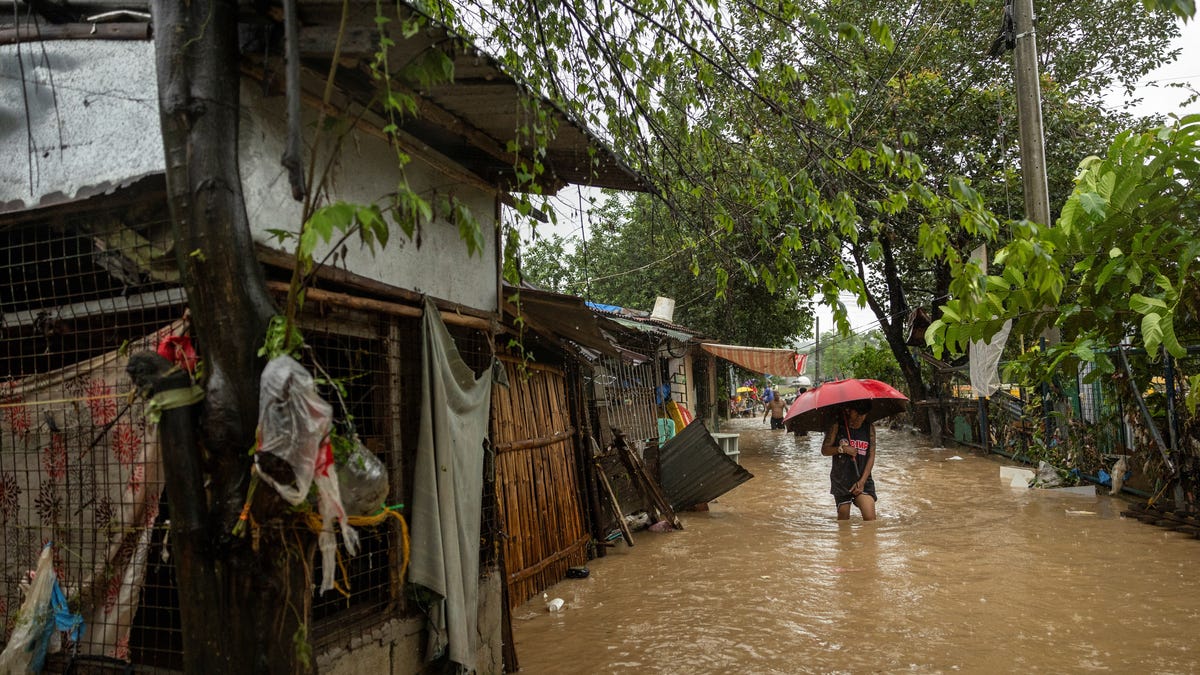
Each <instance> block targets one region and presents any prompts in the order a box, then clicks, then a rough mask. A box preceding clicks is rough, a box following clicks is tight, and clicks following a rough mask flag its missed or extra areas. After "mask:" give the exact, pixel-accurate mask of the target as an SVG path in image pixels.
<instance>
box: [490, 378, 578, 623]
mask: <svg viewBox="0 0 1200 675" xmlns="http://www.w3.org/2000/svg"><path fill="white" fill-rule="evenodd" d="M501 360H503V361H504V362H505V366H506V367H507V368H508V372H509V382H510V386H509V387H508V388H504V387H495V388H493V390H492V392H493V393H492V442H493V444H494V447H495V450H496V498H497V501H498V502H499V509H500V524H501V528H502V530H503V532H504V535H505V536H504V537H502V542H503V554H504V568H505V573H506V576H507V580H508V599H509V605H510V607H514V608H515V607H517V606H519V605H520V604H522V603H524V602H525V601H526V600H528V599H529V598H531V597H533V596H534V595H536V594H538V593H540V592H542V591H543V590H544V589H546V588H548V587H549V586H551V585H553V584H555V583H557V582H558V581H560V580H562V579H563V578H564V577H566V572H567V568H568V567H571V566H573V565H582V564H584V563H585V562H587V543H588V540H589V538H590V535H589V534H588V532H587V528H586V524H585V521H584V517H583V506H582V503H581V500H580V496H579V490H578V485H579V481H578V479H577V478H578V467H577V466H576V459H575V451H574V437H575V429H574V427H573V425H572V424H571V419H570V415H569V413H568V402H567V387H566V379H565V376H564V374H563V371H562V370H561V369H559V368H555V367H552V366H545V365H541V364H526V365H525V371H526V374H527V376H526V375H522V373H521V372H520V371H521V367H520V361H519V360H517V359H513V358H510V357H505V356H502V357H501Z"/></svg>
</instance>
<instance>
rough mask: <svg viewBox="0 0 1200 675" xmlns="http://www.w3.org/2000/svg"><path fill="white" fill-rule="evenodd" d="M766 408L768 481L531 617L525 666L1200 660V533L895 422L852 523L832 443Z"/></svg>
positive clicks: (627, 669)
mask: <svg viewBox="0 0 1200 675" xmlns="http://www.w3.org/2000/svg"><path fill="white" fill-rule="evenodd" d="M757 422H759V420H738V421H735V422H734V423H733V424H734V428H733V429H731V430H732V431H738V432H741V434H742V436H741V441H740V443H741V451H742V455H741V461H742V464H743V465H744V466H746V468H747V469H749V470H750V471H751V472H752V473H753V474H754V476H755V478H754V480H751V481H749V482H747V483H745V484H743V485H741V486H739V487H738V488H736V489H734V490H733V491H732V492H730V493H729V494H727V495H725V496H723V497H721V498H720V499H719V500H718V501H717V502H715V503H713V504H712V506H711V510H710V511H709V512H707V513H699V512H696V513H692V512H688V513H684V514H681V517H682V519H683V521H684V525H685V527H686V528H687V529H685V530H683V531H677V532H667V533H654V532H647V531H643V532H636V533H634V542H635V546H634V547H633V548H628V547H626V546H624V544H619V545H618V547H617V548H615V549H610V553H609V555H608V556H607V557H605V558H602V559H598V560H593V561H591V562H590V563H588V566H589V568H590V569H591V572H592V573H591V576H589V577H588V578H587V579H579V580H575V579H568V580H566V581H563V582H562V583H560V584H558V585H557V586H555V587H553V588H551V589H550V590H549V593H550V597H552V598H553V597H561V598H563V599H564V600H565V601H566V609H565V610H564V611H562V612H558V613H549V612H547V611H546V609H545V607H544V603H543V601H542V599H541V597H540V596H539V597H538V598H536V599H534V600H532V601H530V602H529V603H527V604H526V605H524V606H522V607H520V608H518V609H517V610H516V611H515V613H514V622H513V623H514V626H513V629H514V636H515V640H516V644H517V653H518V656H519V659H520V663H521V672H523V673H727V672H742V673H797V672H817V673H852V672H880V671H887V672H891V671H897V670H905V671H914V672H955V671H958V672H1007V671H1011V670H1013V669H1016V668H1020V669H1022V670H1033V671H1040V672H1065V671H1070V672H1080V671H1111V672H1130V671H1137V672H1162V673H1170V672H1177V673H1187V672H1196V671H1200V653H1198V651H1197V647H1196V645H1197V644H1200V643H1198V642H1197V640H1196V639H1195V638H1194V637H1193V636H1192V632H1193V628H1194V627H1195V626H1196V625H1197V623H1196V622H1197V620H1198V619H1200V572H1198V571H1197V569H1198V568H1197V565H1196V564H1195V561H1196V560H1197V558H1198V557H1200V541H1196V540H1195V539H1191V538H1187V537H1184V536H1182V535H1179V534H1175V533H1171V532H1166V531H1163V530H1160V529H1159V528H1155V527H1150V526H1146V525H1142V524H1139V523H1137V522H1136V521H1133V520H1125V519H1123V518H1121V517H1120V515H1119V512H1120V511H1121V510H1122V509H1123V508H1124V507H1125V502H1122V501H1120V500H1115V499H1112V498H1109V497H1105V496H1099V497H1090V496H1089V497H1081V496H1077V495H1069V496H1068V495H1061V494H1053V493H1048V492H1046V491H1036V490H1019V489H1013V488H1010V487H1008V486H1007V485H1006V484H1004V483H1002V482H1001V481H1000V480H999V468H998V467H999V466H1000V465H1001V462H1000V461H999V460H998V459H995V458H990V457H984V456H980V455H975V454H972V453H971V452H970V450H968V449H961V448H953V449H941V448H931V447H930V446H929V443H928V441H927V440H926V439H925V438H924V437H922V436H917V435H912V434H908V433H906V432H889V431H886V430H882V429H881V430H880V431H879V435H878V438H879V444H880V448H879V456H878V458H877V461H876V464H875V472H874V473H875V482H876V484H877V487H878V492H879V505H878V509H879V520H877V521H875V522H873V523H864V522H862V520H861V519H860V518H859V515H858V511H857V510H854V511H853V515H852V518H851V520H850V521H849V522H848V523H847V522H843V523H840V524H839V523H838V522H837V520H836V511H835V509H834V505H833V497H832V496H831V495H830V494H829V462H830V460H829V458H827V457H822V456H821V453H820V437H819V436H809V437H807V438H806V437H800V438H797V437H793V436H792V435H791V434H787V433H785V432H781V431H776V432H771V431H768V430H766V429H765V428H763V427H762V426H760V425H759V424H757ZM955 456H961V458H962V459H961V460H957V459H951V458H952V457H955Z"/></svg>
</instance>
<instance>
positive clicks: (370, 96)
mask: <svg viewBox="0 0 1200 675" xmlns="http://www.w3.org/2000/svg"><path fill="white" fill-rule="evenodd" d="M349 4H350V21H349V23H348V25H347V30H346V33H345V49H344V50H343V52H342V54H341V56H342V59H343V61H342V62H343V64H349V63H350V61H351V60H353V59H357V61H358V62H357V66H356V67H343V68H342V69H341V70H339V72H338V80H337V86H338V88H339V90H340V95H345V96H347V97H349V98H350V99H353V100H354V101H356V102H358V103H360V104H364V105H365V104H368V103H370V102H372V101H376V100H378V96H377V89H378V84H377V83H376V82H375V81H374V80H373V79H372V77H371V75H370V73H369V68H370V63H371V61H372V59H373V57H374V54H375V51H376V50H377V48H378V41H379V37H378V28H377V25H376V23H375V16H376V9H375V3H374V2H369V1H367V0H352V2H350V3H349ZM130 6H133V7H137V8H139V9H140V8H144V6H145V2H141V1H140V0H131V2H130ZM56 7H57V5H56ZM399 7H400V9H399V11H400V12H402V13H403V12H409V13H413V14H419V12H417V10H416V9H414V8H412V7H411V6H409V5H406V4H404V3H400V5H399ZM299 9H300V14H301V21H302V23H303V27H302V29H301V36H300V41H299V42H300V43H301V49H302V54H301V56H302V58H303V59H304V66H305V68H307V69H309V70H310V72H318V73H324V72H326V71H327V70H328V66H327V63H328V59H329V58H330V56H331V54H330V53H329V52H331V50H332V47H333V44H334V42H335V41H334V37H335V36H336V35H337V29H338V26H339V22H340V20H341V12H342V3H341V2H330V1H329V0H301V1H300V3H299ZM63 11H64V12H66V13H68V14H70V13H71V12H76V13H79V14H80V16H82V15H83V12H84V9H82V8H63ZM27 20H30V21H31V20H32V19H27ZM77 20H79V21H82V19H77ZM429 21H430V27H428V28H427V29H425V30H422V31H419V32H417V33H416V34H414V35H412V36H411V37H409V38H407V39H400V38H397V39H396V45H395V46H394V47H393V49H392V50H391V53H390V54H389V60H390V63H393V64H409V63H412V62H413V61H414V60H416V59H419V58H420V57H421V56H423V55H426V54H428V53H430V52H431V51H433V50H440V51H442V52H443V53H445V54H447V55H448V56H449V57H450V58H451V60H452V61H453V62H454V69H455V70H454V80H453V82H450V83H444V84H437V85H433V86H429V87H425V88H423V89H421V90H420V91H414V92H413V93H414V94H415V95H416V96H417V97H418V99H419V100H420V101H421V106H422V114H421V115H418V116H410V115H404V116H403V118H404V119H403V121H402V122H401V126H402V129H403V131H404V132H405V133H407V134H409V135H411V136H412V137H414V138H416V139H419V140H420V142H422V143H424V144H426V145H427V146H428V147H429V148H430V149H432V150H435V151H436V152H438V153H440V154H442V155H444V156H446V157H449V158H451V159H452V160H454V161H455V162H457V163H459V164H461V165H462V166H463V167H465V168H466V169H468V170H469V171H470V172H471V173H473V174H475V175H477V176H479V177H480V178H482V179H483V180H484V181H486V182H487V183H488V184H490V185H493V186H496V187H498V188H500V189H502V190H516V189H519V188H520V187H521V186H519V185H518V184H517V181H516V179H515V175H516V169H515V166H516V164H517V162H516V159H515V158H516V157H517V156H518V155H519V156H520V157H526V158H528V157H531V156H532V147H531V146H532V144H531V142H530V140H529V139H528V138H525V137H523V136H522V134H520V133H519V130H520V129H521V128H523V127H524V126H526V125H527V124H530V123H532V119H533V117H532V113H531V112H529V110H528V106H529V105H530V102H531V101H536V102H538V103H540V105H542V106H543V107H545V108H546V109H549V110H550V118H551V120H553V122H554V125H553V126H554V131H553V133H552V138H550V139H549V140H548V141H547V146H546V148H545V150H546V154H545V156H544V157H542V158H541V163H542V164H543V165H544V166H545V167H546V175H545V176H544V177H543V178H542V179H541V180H542V182H543V186H544V187H545V188H546V189H547V191H549V192H554V191H556V190H557V189H559V188H561V187H562V186H563V185H564V184H566V183H576V184H581V185H593V186H597V187H608V188H614V189H619V190H636V191H644V190H647V189H649V188H648V184H647V182H646V181H645V180H644V179H643V177H642V176H641V175H640V174H638V173H636V172H635V171H633V170H632V169H630V168H629V167H628V166H627V164H626V163H625V162H624V160H623V159H622V158H620V157H618V156H617V155H616V154H615V153H614V152H613V150H612V149H611V148H610V147H608V145H607V144H606V143H605V142H604V141H603V140H602V139H600V138H599V137H597V136H595V135H594V134H592V133H591V132H590V131H589V130H588V129H587V128H586V127H585V126H584V125H583V124H582V123H580V122H578V121H577V120H576V119H575V118H574V117H573V116H572V115H571V114H570V113H568V112H567V111H565V110H563V109H561V108H558V107H557V106H555V105H554V104H553V103H551V102H550V101H548V100H546V99H544V98H539V97H538V96H535V95H533V94H531V93H530V91H529V87H528V86H527V85H525V84H524V83H522V82H520V81H519V80H517V79H515V78H513V77H512V76H510V75H508V74H507V73H505V72H504V71H503V70H502V69H501V67H500V64H499V62H498V61H497V60H495V59H494V58H492V57H490V56H488V55H486V54H483V53H481V52H480V51H479V50H477V49H476V48H475V47H474V46H472V45H471V44H470V43H468V42H467V41H466V40H464V39H462V38H460V37H457V36H455V35H453V34H451V33H449V32H448V31H447V30H446V29H445V28H444V27H442V26H441V25H440V24H438V23H437V22H436V21H434V20H432V19H430V20H429ZM104 35H105V33H104V32H101V33H99V34H97V38H101V39H75V40H58V41H53V40H47V41H43V42H40V43H39V45H38V47H37V48H36V49H30V48H29V47H25V48H24V49H22V50H21V52H20V53H21V54H22V61H23V63H18V60H17V58H16V55H17V53H18V52H17V50H18V48H19V47H20V45H19V44H14V45H3V46H0V150H4V151H5V152H3V156H5V157H10V158H19V159H18V161H12V162H9V163H7V165H3V166H0V213H4V212H20V211H24V210H27V209H32V208H36V207H39V206H49V205H53V204H61V203H68V202H71V201H76V200H79V199H83V198H86V197H87V196H89V195H92V194H96V193H97V192H100V191H103V190H106V189H111V186H119V185H124V184H127V183H129V182H131V181H134V180H136V179H138V178H142V177H145V176H150V175H154V174H157V173H160V172H162V171H163V167H164V165H165V163H164V160H163V156H162V140H161V138H160V136H159V129H160V124H159V119H158V93H157V80H156V79H155V76H154V66H155V61H154V57H153V50H154V45H153V43H152V42H150V41H149V40H105V39H102V38H103V37H104ZM247 58H249V57H247ZM51 72H52V73H53V86H51V84H50V80H49V77H48V76H49V73H51ZM279 79H282V78H279ZM413 86H414V88H416V85H413ZM27 127H28V128H27ZM510 141H516V142H517V143H518V144H519V146H520V149H519V151H518V153H517V154H514V153H512V152H510V151H509V150H508V144H509V142H510Z"/></svg>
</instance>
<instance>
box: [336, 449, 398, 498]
mask: <svg viewBox="0 0 1200 675" xmlns="http://www.w3.org/2000/svg"><path fill="white" fill-rule="evenodd" d="M337 475H338V488H339V489H340V491H341V495H342V504H343V505H344V506H345V507H346V512H347V513H351V514H353V515H356V516H369V515H371V514H373V513H375V512H376V511H378V510H379V507H380V506H382V505H383V502H384V500H385V499H387V494H388V476H387V470H386V469H385V467H384V466H383V462H381V461H380V460H379V458H378V457H376V456H375V453H373V452H371V451H370V450H368V449H367V447H366V446H365V445H363V444H362V443H361V442H360V441H359V440H358V439H357V438H355V439H354V449H353V450H352V451H350V455H349V456H348V457H347V458H346V460H345V461H344V462H343V463H342V464H340V465H339V466H338V468H337Z"/></svg>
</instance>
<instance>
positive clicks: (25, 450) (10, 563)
mask: <svg viewBox="0 0 1200 675" xmlns="http://www.w3.org/2000/svg"><path fill="white" fill-rule="evenodd" d="M183 327H184V326H183V322H176V323H174V324H171V325H169V326H166V327H164V328H163V329H161V330H159V331H158V332H157V333H154V334H151V335H147V336H146V337H144V338H142V339H141V340H138V341H137V342H135V343H133V344H130V345H128V346H127V349H126V350H124V351H122V352H120V353H118V352H110V353H107V354H104V355H101V356H98V357H95V358H93V359H91V360H88V361H85V362H82V363H77V364H75V365H73V366H70V367H68V368H65V369H63V370H60V371H55V372H51V373H45V374H39V375H35V376H31V377H28V378H25V379H20V380H15V379H10V380H5V381H0V526H2V528H3V538H2V542H0V560H2V561H3V562H2V568H0V569H2V571H3V575H4V578H3V587H2V588H0V621H3V624H0V626H2V628H3V636H4V639H5V641H7V639H8V635H9V633H10V632H11V630H12V625H13V621H14V618H15V617H14V615H15V614H16V612H17V610H18V609H19V608H20V606H21V600H22V597H23V596H22V594H21V592H20V590H19V586H20V584H21V582H22V581H25V580H27V579H28V575H29V572H30V571H31V570H33V568H34V565H35V564H36V562H37V558H38V555H39V553H40V552H41V550H42V547H43V545H44V544H45V543H46V542H53V544H54V568H55V571H56V573H57V574H58V577H59V579H60V582H61V584H62V587H63V591H64V592H65V593H66V596H67V598H68V601H69V602H70V603H71V607H72V609H74V610H76V611H79V612H80V613H81V614H82V615H83V617H84V620H85V622H86V627H85V630H84V633H83V636H82V638H81V640H80V643H79V644H78V645H77V647H78V652H79V653H80V654H99V655H104V656H110V657H115V658H121V659H128V658H129V637H130V630H131V628H132V626H133V621H134V615H135V614H136V612H137V606H138V601H139V598H140V596H141V590H142V584H143V580H144V577H145V572H146V563H147V560H148V556H149V555H150V554H151V551H150V541H151V538H150V535H151V531H152V527H153V525H154V523H155V520H156V519H157V517H158V508H159V498H160V496H161V494H162V466H161V461H160V457H159V447H158V435H157V433H156V430H155V428H154V427H153V426H152V425H150V424H149V423H148V422H147V421H146V418H145V409H144V405H143V403H142V402H141V401H140V400H131V398H130V397H129V396H128V395H127V394H128V392H129V391H130V390H131V389H132V384H131V383H130V380H129V377H128V375H126V373H125V365H126V363H128V355H129V354H132V353H137V352H139V351H143V350H154V349H155V347H156V346H157V344H158V343H159V341H160V340H161V339H162V338H164V337H166V336H168V335H175V334H179V333H181V332H182V331H183ZM158 553H159V552H155V554H158Z"/></svg>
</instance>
